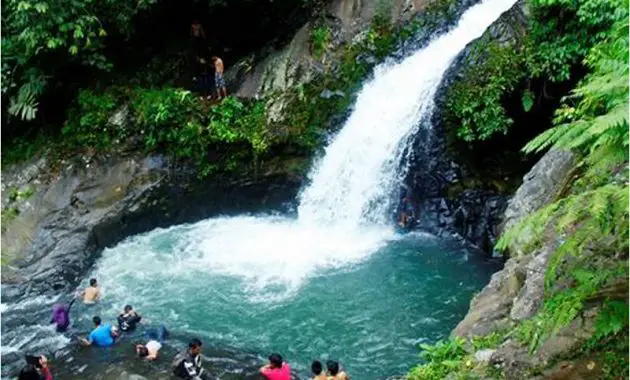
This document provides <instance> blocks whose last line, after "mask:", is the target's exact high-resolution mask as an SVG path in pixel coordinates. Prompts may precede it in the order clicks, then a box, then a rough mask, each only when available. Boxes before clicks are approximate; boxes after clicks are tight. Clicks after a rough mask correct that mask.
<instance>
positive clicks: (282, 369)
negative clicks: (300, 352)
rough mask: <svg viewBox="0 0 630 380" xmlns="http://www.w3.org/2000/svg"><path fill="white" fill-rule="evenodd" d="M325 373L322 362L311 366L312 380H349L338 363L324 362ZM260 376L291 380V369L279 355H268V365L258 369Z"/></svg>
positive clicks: (316, 362)
mask: <svg viewBox="0 0 630 380" xmlns="http://www.w3.org/2000/svg"><path fill="white" fill-rule="evenodd" d="M326 367H327V369H328V371H327V372H325V371H324V367H323V365H322V362H320V361H319V360H315V361H314V362H313V363H312V364H311V372H313V378H312V380H350V376H348V374H346V372H345V371H342V370H340V368H339V363H338V362H336V361H334V360H329V361H328V362H326ZM260 374H261V375H262V376H263V377H264V378H265V379H267V380H291V367H290V366H289V363H287V362H285V361H283V360H282V356H280V354H271V355H269V363H268V364H266V365H264V366H262V367H261V368H260Z"/></svg>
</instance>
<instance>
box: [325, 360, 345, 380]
mask: <svg viewBox="0 0 630 380" xmlns="http://www.w3.org/2000/svg"><path fill="white" fill-rule="evenodd" d="M326 367H328V380H350V376H348V374H347V373H346V372H345V371H343V370H339V363H337V362H336V361H334V360H329V361H327V362H326Z"/></svg>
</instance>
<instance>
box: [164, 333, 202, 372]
mask: <svg viewBox="0 0 630 380" xmlns="http://www.w3.org/2000/svg"><path fill="white" fill-rule="evenodd" d="M171 368H172V369H173V374H174V375H175V376H177V377H179V378H181V379H187V380H204V379H209V376H208V375H207V373H206V372H205V371H204V369H203V368H201V341H200V340H199V339H197V338H194V339H191V341H190V343H188V349H186V350H185V351H182V352H180V353H179V354H177V356H175V359H174V360H173V363H172V364H171Z"/></svg>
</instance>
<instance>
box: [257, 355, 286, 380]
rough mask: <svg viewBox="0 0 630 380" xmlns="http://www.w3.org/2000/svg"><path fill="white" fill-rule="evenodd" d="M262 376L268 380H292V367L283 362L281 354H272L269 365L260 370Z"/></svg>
mask: <svg viewBox="0 0 630 380" xmlns="http://www.w3.org/2000/svg"><path fill="white" fill-rule="evenodd" d="M260 374H261V375H263V377H264V378H265V379H267V380H291V367H289V364H288V363H286V362H283V361H282V356H280V354H271V355H269V364H267V365H265V366H263V367H261V368H260Z"/></svg>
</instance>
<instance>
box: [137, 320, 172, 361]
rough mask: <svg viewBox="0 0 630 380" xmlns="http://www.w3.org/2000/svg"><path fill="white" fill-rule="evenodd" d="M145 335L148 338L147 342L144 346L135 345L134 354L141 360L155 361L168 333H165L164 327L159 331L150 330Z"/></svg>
mask: <svg viewBox="0 0 630 380" xmlns="http://www.w3.org/2000/svg"><path fill="white" fill-rule="evenodd" d="M145 335H146V336H147V338H149V341H148V342H147V343H145V344H137V345H136V353H137V354H138V356H140V357H141V358H146V359H147V360H155V359H157V357H158V352H159V351H160V348H162V345H163V344H164V340H165V339H166V337H167V335H168V331H166V327H164V326H160V328H159V329H151V330H149V331H147V333H146V334H145Z"/></svg>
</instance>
